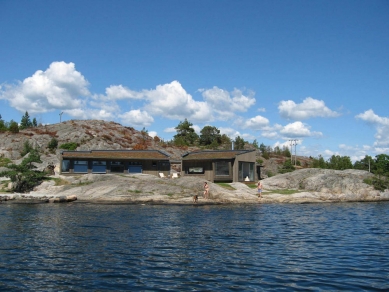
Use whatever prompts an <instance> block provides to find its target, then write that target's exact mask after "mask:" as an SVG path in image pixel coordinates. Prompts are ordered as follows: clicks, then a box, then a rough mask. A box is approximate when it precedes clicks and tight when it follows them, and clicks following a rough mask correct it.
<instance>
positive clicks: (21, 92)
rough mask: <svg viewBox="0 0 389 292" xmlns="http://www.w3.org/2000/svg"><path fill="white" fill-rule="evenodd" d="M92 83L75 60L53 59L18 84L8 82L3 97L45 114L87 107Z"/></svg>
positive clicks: (27, 109)
mask: <svg viewBox="0 0 389 292" xmlns="http://www.w3.org/2000/svg"><path fill="white" fill-rule="evenodd" d="M89 95H90V93H89V90H88V82H87V80H86V79H85V78H84V76H83V75H82V74H81V73H80V72H78V71H77V70H76V69H75V65H74V63H65V62H53V63H51V64H50V66H49V68H48V69H47V70H46V71H42V70H38V71H36V72H35V73H34V74H33V75H32V76H31V77H28V78H26V79H24V80H23V81H22V82H18V83H17V84H11V85H10V84H6V85H4V86H3V88H2V91H1V92H0V98H1V99H5V100H8V102H9V104H10V105H11V106H12V107H14V108H16V109H17V110H19V111H21V112H24V111H28V112H29V113H32V114H36V113H44V112H48V111H52V110H55V109H61V110H70V109H79V108H81V107H83V101H82V100H81V99H80V97H82V96H89Z"/></svg>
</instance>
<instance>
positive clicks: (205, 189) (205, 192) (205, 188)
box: [204, 182, 209, 199]
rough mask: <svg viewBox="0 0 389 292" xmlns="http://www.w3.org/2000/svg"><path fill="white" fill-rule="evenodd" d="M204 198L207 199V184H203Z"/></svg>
mask: <svg viewBox="0 0 389 292" xmlns="http://www.w3.org/2000/svg"><path fill="white" fill-rule="evenodd" d="M204 198H205V199H209V185H208V183H207V182H205V183H204Z"/></svg>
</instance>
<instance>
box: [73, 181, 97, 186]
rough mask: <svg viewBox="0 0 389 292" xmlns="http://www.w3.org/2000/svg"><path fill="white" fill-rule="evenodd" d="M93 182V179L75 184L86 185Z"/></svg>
mask: <svg viewBox="0 0 389 292" xmlns="http://www.w3.org/2000/svg"><path fill="white" fill-rule="evenodd" d="M90 184H93V181H84V182H78V183H77V184H76V185H77V186H87V185H90Z"/></svg>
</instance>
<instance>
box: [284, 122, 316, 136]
mask: <svg viewBox="0 0 389 292" xmlns="http://www.w3.org/2000/svg"><path fill="white" fill-rule="evenodd" d="M280 133H281V134H282V135H283V136H285V137H286V138H299V137H300V138H301V137H312V136H322V133H321V132H311V131H310V127H309V126H308V125H306V124H303V123H302V122H294V123H290V124H287V125H286V126H285V127H284V128H283V129H281V130H280Z"/></svg>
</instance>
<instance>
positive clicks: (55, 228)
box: [0, 203, 389, 291]
mask: <svg viewBox="0 0 389 292" xmlns="http://www.w3.org/2000/svg"><path fill="white" fill-rule="evenodd" d="M388 226H389V203H344V204H343V203H338V204H263V205H261V204H258V205H219V206H204V205H201V206H200V205H198V206H196V205H187V206H182V205H174V206H169V205H109V204H107V205H101V204H83V203H67V204H36V205H32V204H31V205H27V204H5V203H3V204H0V290H4V291H188V290H191V291H269V290H274V291H340V290H345V291H375V290H377V291H385V290H388V289H389V227H388Z"/></svg>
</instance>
